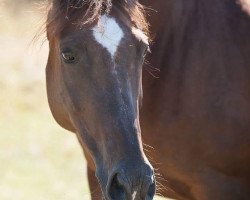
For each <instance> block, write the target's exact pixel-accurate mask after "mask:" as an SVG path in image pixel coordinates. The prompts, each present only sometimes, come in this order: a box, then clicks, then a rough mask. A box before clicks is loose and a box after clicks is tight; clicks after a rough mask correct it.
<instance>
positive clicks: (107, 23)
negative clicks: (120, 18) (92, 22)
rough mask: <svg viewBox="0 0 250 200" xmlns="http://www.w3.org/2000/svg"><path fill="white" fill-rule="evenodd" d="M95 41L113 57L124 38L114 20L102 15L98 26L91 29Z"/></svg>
mask: <svg viewBox="0 0 250 200" xmlns="http://www.w3.org/2000/svg"><path fill="white" fill-rule="evenodd" d="M92 30H93V35H94V37H95V39H96V41H97V42H98V43H99V44H101V45H102V46H103V47H104V48H105V49H107V50H108V52H109V53H110V54H111V56H112V59H113V58H114V56H115V53H116V51H117V48H118V46H119V44H120V42H121V40H122V38H123V37H124V33H123V31H122V29H121V27H120V26H119V24H118V23H117V22H116V21H115V19H114V18H112V17H108V16H107V15H102V16H101V17H100V19H99V21H98V24H97V25H96V26H95V27H94V28H93V29H92Z"/></svg>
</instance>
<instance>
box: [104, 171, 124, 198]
mask: <svg viewBox="0 0 250 200" xmlns="http://www.w3.org/2000/svg"><path fill="white" fill-rule="evenodd" d="M118 176H119V175H118V174H116V175H114V177H113V179H112V180H111V182H110V185H109V188H108V195H109V197H110V198H111V200H125V199H126V187H125V184H123V183H122V181H121V179H119V177H118Z"/></svg>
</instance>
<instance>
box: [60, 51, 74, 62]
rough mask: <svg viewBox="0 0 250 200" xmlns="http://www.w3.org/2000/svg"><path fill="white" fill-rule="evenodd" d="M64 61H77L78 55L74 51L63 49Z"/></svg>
mask: <svg viewBox="0 0 250 200" xmlns="http://www.w3.org/2000/svg"><path fill="white" fill-rule="evenodd" d="M61 55H62V58H63V60H64V62H66V63H76V62H77V56H76V54H74V53H73V52H72V51H63V52H62V53H61Z"/></svg>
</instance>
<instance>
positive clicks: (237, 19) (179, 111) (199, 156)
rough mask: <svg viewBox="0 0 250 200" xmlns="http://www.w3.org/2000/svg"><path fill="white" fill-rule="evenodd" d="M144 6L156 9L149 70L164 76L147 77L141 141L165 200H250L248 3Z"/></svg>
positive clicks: (182, 0) (180, 1)
mask: <svg viewBox="0 0 250 200" xmlns="http://www.w3.org/2000/svg"><path fill="white" fill-rule="evenodd" d="M140 3H141V4H143V5H144V6H147V7H150V10H149V12H150V13H149V14H150V15H149V16H148V18H147V20H148V21H149V23H150V26H151V27H150V28H151V29H150V31H151V37H152V40H153V43H152V45H151V47H150V48H151V52H152V53H151V54H148V57H147V58H146V59H147V63H149V64H150V66H149V67H151V68H152V67H153V68H157V69H158V70H159V72H158V70H151V72H152V73H153V75H154V76H155V77H156V78H154V77H152V76H151V75H150V74H149V73H147V71H146V70H145V71H144V72H143V91H144V96H143V104H142V109H141V112H140V121H141V130H142V139H143V142H144V143H146V144H148V145H150V146H152V147H154V150H151V151H150V152H149V153H150V157H152V158H153V161H154V162H155V165H154V163H153V162H152V164H153V166H154V167H155V168H158V171H157V173H160V174H161V175H162V178H161V179H163V180H161V179H159V180H158V181H160V182H161V184H162V185H163V186H164V187H165V189H164V188H163V190H162V191H161V193H162V195H163V196H165V197H171V198H174V199H180V200H212V199H216V200H225V199H226V200H235V199H237V200H247V199H250V56H249V53H250V37H249V33H250V17H249V15H248V14H249V13H250V12H249V11H250V6H249V5H250V2H249V1H248V0H245V1H244V0H241V1H236V0H231V1H228V0H220V1H214V0H210V1H206V0H190V1H186V0H167V1H166V0H154V1H150V0H141V1H140ZM151 10H152V11H151ZM145 69H146V67H145Z"/></svg>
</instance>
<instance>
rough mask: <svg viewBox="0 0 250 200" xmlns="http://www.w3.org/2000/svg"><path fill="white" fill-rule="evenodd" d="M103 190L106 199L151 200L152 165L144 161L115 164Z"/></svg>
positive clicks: (153, 184) (152, 192) (152, 189)
mask: <svg viewBox="0 0 250 200" xmlns="http://www.w3.org/2000/svg"><path fill="white" fill-rule="evenodd" d="M103 192H104V193H105V194H104V196H105V198H106V199H107V200H152V199H153V197H154V194H155V179H154V172H153V168H152V166H151V165H150V164H147V163H145V162H142V163H137V164H135V163H129V164H127V165H126V164H124V163H123V164H120V165H119V166H116V167H115V168H114V169H113V170H112V172H111V173H110V174H109V176H108V182H107V184H106V188H105V189H103Z"/></svg>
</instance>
